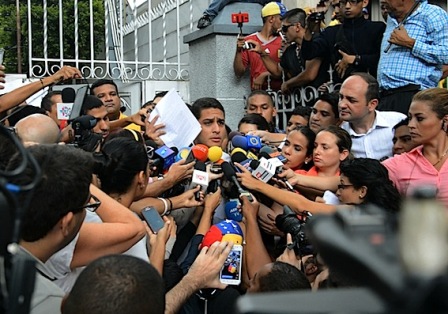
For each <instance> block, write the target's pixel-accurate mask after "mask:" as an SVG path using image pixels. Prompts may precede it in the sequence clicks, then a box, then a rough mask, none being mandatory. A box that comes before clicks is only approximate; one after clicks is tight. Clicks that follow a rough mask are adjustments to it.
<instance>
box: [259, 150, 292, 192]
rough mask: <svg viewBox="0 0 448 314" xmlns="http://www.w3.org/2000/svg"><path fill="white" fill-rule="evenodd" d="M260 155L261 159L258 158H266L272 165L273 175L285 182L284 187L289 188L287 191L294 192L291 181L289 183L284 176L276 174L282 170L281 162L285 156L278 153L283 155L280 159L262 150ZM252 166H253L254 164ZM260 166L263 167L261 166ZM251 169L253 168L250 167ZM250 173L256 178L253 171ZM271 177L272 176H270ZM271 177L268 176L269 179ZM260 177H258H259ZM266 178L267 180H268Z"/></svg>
mask: <svg viewBox="0 0 448 314" xmlns="http://www.w3.org/2000/svg"><path fill="white" fill-rule="evenodd" d="M260 157H261V159H260V160H262V159H264V160H267V161H268V162H269V164H270V167H272V168H273V169H274V175H273V176H274V177H276V178H277V179H280V180H281V181H282V182H283V183H285V185H286V187H287V189H288V190H289V191H292V192H295V190H294V188H293V187H292V185H291V183H289V182H288V180H287V179H286V178H280V177H278V176H277V175H278V174H280V173H282V172H283V164H284V162H285V161H286V158H285V157H283V156H282V155H280V156H279V157H283V158H282V159H280V158H278V157H272V158H271V157H270V156H269V155H268V154H267V153H265V152H262V153H260ZM254 166H255V164H254ZM261 167H263V166H261ZM251 168H252V163H251ZM252 169H255V168H252ZM262 169H264V168H261V169H260V171H262ZM269 169H271V168H269ZM266 171H268V170H267V169H266ZM252 175H253V176H254V177H256V178H258V177H257V176H256V175H257V174H256V175H254V173H253V172H252ZM271 178H272V177H271ZM271 178H269V180H270V179H271ZM259 179H260V178H259ZM260 180H261V179H260ZM269 180H268V181H269ZM262 181H263V182H267V181H264V180H262Z"/></svg>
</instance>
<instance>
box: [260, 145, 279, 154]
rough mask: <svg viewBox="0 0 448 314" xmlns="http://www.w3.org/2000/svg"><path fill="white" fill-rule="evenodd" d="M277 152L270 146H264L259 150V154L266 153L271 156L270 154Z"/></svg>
mask: <svg viewBox="0 0 448 314" xmlns="http://www.w3.org/2000/svg"><path fill="white" fill-rule="evenodd" d="M277 151H278V150H277V149H275V148H273V147H271V146H268V145H265V146H263V147H262V148H261V149H260V153H262V152H264V153H267V154H272V153H274V152H277Z"/></svg>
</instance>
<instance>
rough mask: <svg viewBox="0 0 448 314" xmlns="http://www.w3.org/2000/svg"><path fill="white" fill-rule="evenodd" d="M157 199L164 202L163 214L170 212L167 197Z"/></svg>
mask: <svg viewBox="0 0 448 314" xmlns="http://www.w3.org/2000/svg"><path fill="white" fill-rule="evenodd" d="M157 199H158V200H161V201H162V202H163V206H164V209H163V213H162V215H161V216H165V215H166V213H167V212H168V202H167V201H166V199H164V198H162V197H158V198H157Z"/></svg>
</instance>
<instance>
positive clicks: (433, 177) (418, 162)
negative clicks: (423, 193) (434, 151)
mask: <svg viewBox="0 0 448 314" xmlns="http://www.w3.org/2000/svg"><path fill="white" fill-rule="evenodd" d="M422 149H423V146H418V147H416V148H414V149H413V150H411V151H410V152H408V153H404V154H401V155H395V156H394V157H392V158H389V159H386V160H385V161H383V165H384V166H385V167H386V168H387V170H389V178H390V179H391V180H392V182H393V183H394V184H395V186H396V188H397V189H398V191H399V192H400V194H401V195H410V194H411V193H412V191H413V189H415V188H416V187H418V186H422V185H432V186H436V187H437V189H438V193H437V199H439V200H440V201H441V202H443V203H444V204H445V207H447V208H448V162H445V163H444V164H443V166H442V168H441V169H440V171H437V169H436V168H434V166H433V165H432V164H431V163H430V162H429V161H428V160H427V159H426V158H425V156H423V153H422Z"/></svg>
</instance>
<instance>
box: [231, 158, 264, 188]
mask: <svg viewBox="0 0 448 314" xmlns="http://www.w3.org/2000/svg"><path fill="white" fill-rule="evenodd" d="M235 165H236V166H237V167H238V168H239V169H240V170H241V171H242V172H241V173H237V174H236V176H237V177H238V181H240V182H241V185H244V186H245V187H246V188H248V189H249V190H256V189H257V187H258V186H259V185H260V184H264V182H261V181H260V180H258V179H256V178H254V177H253V176H252V174H251V173H250V171H249V170H247V169H246V168H244V167H243V166H241V165H240V164H239V163H235Z"/></svg>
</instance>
